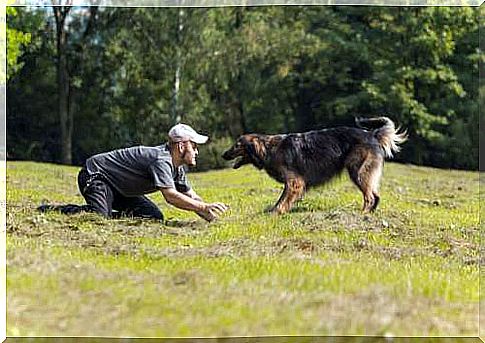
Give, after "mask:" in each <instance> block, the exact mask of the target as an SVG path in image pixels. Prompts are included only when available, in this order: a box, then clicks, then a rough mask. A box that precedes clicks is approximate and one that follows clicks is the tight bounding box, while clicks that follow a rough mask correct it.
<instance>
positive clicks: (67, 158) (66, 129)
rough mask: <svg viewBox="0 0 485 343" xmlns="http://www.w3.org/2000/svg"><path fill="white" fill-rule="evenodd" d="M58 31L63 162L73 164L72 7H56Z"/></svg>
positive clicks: (58, 86)
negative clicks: (68, 22)
mask: <svg viewBox="0 0 485 343" xmlns="http://www.w3.org/2000/svg"><path fill="white" fill-rule="evenodd" d="M53 9H54V15H55V18H56V28H57V30H56V33H57V89H58V96H59V99H58V112H59V121H60V129H61V142H60V143H61V158H60V160H61V163H63V164H72V121H73V120H72V118H71V117H72V112H71V111H70V110H69V89H70V79H69V71H68V68H67V51H66V48H67V32H66V28H65V21H66V17H67V14H68V13H69V11H70V9H71V7H67V6H63V7H54V8H53Z"/></svg>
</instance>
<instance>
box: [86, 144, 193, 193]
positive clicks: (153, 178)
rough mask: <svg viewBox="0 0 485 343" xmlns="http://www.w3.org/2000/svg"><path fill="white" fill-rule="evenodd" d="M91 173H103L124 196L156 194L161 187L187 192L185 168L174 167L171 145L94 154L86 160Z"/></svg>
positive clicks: (137, 147)
mask: <svg viewBox="0 0 485 343" xmlns="http://www.w3.org/2000/svg"><path fill="white" fill-rule="evenodd" d="M86 168H87V170H88V173H90V174H92V173H101V174H102V175H103V176H104V177H106V179H107V180H108V182H109V183H110V184H111V185H112V186H113V187H114V188H116V190H118V191H119V192H120V193H121V194H123V195H124V196H127V197H129V196H139V195H143V194H148V193H153V192H155V191H157V190H159V189H161V188H175V189H177V190H178V191H179V192H187V191H188V190H190V185H189V183H188V182H187V178H186V175H185V169H184V167H183V166H180V167H178V168H175V167H174V165H173V163H172V156H171V155H170V150H169V147H168V144H164V145H160V146H156V147H147V146H135V147H131V148H125V149H118V150H113V151H110V152H106V153H102V154H98V155H94V156H92V157H90V158H89V159H87V160H86Z"/></svg>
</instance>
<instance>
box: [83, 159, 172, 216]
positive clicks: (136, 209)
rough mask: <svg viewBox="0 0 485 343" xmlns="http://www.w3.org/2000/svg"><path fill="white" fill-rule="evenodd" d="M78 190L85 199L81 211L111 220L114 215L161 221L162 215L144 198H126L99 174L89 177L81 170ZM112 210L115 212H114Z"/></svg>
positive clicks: (84, 169) (155, 206) (86, 172)
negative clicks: (94, 213)
mask: <svg viewBox="0 0 485 343" xmlns="http://www.w3.org/2000/svg"><path fill="white" fill-rule="evenodd" d="M77 181H78V186H79V190H80V191H81V194H82V196H83V197H84V199H86V203H87V205H85V206H82V210H83V211H87V212H96V213H99V214H101V215H102V216H104V217H107V218H112V217H114V214H115V213H116V214H117V215H125V216H130V217H142V218H152V219H158V220H163V214H162V212H161V211H160V209H159V208H158V207H157V205H155V204H154V203H153V202H152V201H150V200H149V199H148V198H147V197H145V196H136V197H126V196H124V195H122V194H121V193H119V192H118V191H117V190H116V189H115V188H114V187H112V186H111V185H110V184H109V183H108V182H107V180H106V179H105V178H104V177H103V176H102V175H101V174H94V175H90V174H89V173H88V171H87V170H86V168H82V169H81V171H80V172H79V174H78V177H77ZM113 210H115V211H117V212H114V211H113Z"/></svg>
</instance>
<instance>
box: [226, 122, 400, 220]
mask: <svg viewBox="0 0 485 343" xmlns="http://www.w3.org/2000/svg"><path fill="white" fill-rule="evenodd" d="M355 121H356V125H357V127H335V128H328V129H322V130H314V131H308V132H304V133H289V134H278V135H264V134H245V135H242V136H240V137H239V138H238V139H237V141H236V143H235V144H234V145H233V146H232V147H231V148H229V149H228V150H227V151H225V152H224V153H223V155H222V157H223V158H224V159H225V160H233V159H236V161H235V163H234V166H233V168H234V169H237V168H239V167H241V166H243V165H245V164H252V165H254V166H255V167H256V168H258V169H264V170H265V171H266V172H267V173H268V175H269V176H270V177H272V178H273V179H275V180H276V181H278V182H281V183H284V185H285V187H284V190H283V193H282V194H281V196H280V198H279V200H278V201H277V203H276V204H275V205H274V206H273V207H272V208H271V210H270V212H273V213H276V214H282V213H286V212H288V211H290V209H291V208H292V206H293V204H294V203H295V201H296V200H299V199H301V198H302V197H303V195H304V193H305V191H306V190H307V189H308V188H310V187H314V186H318V185H321V184H324V183H326V182H328V181H330V179H332V178H333V177H335V176H336V175H338V174H340V173H341V172H342V171H343V170H344V169H347V171H348V173H349V176H350V179H351V180H352V181H353V182H354V183H355V185H356V186H357V187H358V188H359V189H360V191H361V192H362V194H363V198H364V204H363V207H362V210H363V211H364V212H365V213H368V212H372V211H374V210H375V209H376V208H377V205H378V204H379V201H380V196H379V193H378V188H379V182H380V179H381V175H382V168H383V165H384V159H385V158H386V157H387V158H391V157H393V154H394V153H397V152H399V150H400V146H399V145H400V144H402V143H404V142H405V141H406V140H407V138H408V135H407V133H406V132H405V131H404V132H400V130H399V129H396V128H395V125H394V123H393V122H392V120H391V119H389V118H387V117H376V118H367V119H366V118H356V119H355Z"/></svg>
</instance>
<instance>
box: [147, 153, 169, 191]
mask: <svg viewBox="0 0 485 343" xmlns="http://www.w3.org/2000/svg"><path fill="white" fill-rule="evenodd" d="M149 171H150V173H151V174H152V177H153V183H154V184H155V187H156V188H175V183H174V180H173V171H172V165H171V164H170V163H168V162H167V161H163V160H158V161H156V162H155V163H153V164H151V165H150V168H149Z"/></svg>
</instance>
